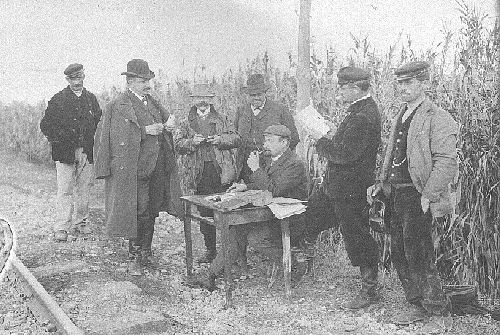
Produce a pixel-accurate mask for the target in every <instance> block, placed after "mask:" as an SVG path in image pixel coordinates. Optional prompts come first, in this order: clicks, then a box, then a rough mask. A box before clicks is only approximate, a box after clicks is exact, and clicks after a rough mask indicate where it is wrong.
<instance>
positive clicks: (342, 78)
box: [337, 66, 370, 85]
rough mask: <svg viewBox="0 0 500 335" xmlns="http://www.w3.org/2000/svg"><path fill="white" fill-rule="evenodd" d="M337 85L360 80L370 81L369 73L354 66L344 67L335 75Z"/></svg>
mask: <svg viewBox="0 0 500 335" xmlns="http://www.w3.org/2000/svg"><path fill="white" fill-rule="evenodd" d="M337 78H338V83H339V85H345V84H349V83H355V82H358V81H362V80H370V72H368V71H366V70H364V69H361V68H359V67H354V66H346V67H343V68H341V69H340V70H339V72H338V73H337Z"/></svg>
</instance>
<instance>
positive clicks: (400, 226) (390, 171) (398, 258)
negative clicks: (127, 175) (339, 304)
mask: <svg viewBox="0 0 500 335" xmlns="http://www.w3.org/2000/svg"><path fill="white" fill-rule="evenodd" d="M429 67H430V65H429V63H427V62H422V61H416V62H410V63H407V64H405V65H403V66H401V67H400V68H398V69H397V70H396V71H395V75H396V80H397V90H398V93H399V95H400V96H401V99H402V100H403V101H404V104H403V105H402V107H401V110H400V112H399V113H398V114H397V115H396V117H395V118H394V121H393V125H392V129H391V132H390V136H389V140H388V142H387V143H388V144H387V148H386V151H385V157H384V163H383V166H382V171H381V175H380V178H379V180H378V182H377V183H376V184H374V185H373V186H371V187H370V188H368V189H367V199H368V201H369V202H372V201H373V197H375V196H376V195H377V194H378V193H379V192H383V193H384V194H385V196H388V197H390V207H391V208H390V209H389V210H390V211H391V212H392V214H391V218H392V219H391V259H392V263H393V264H394V266H395V268H396V270H397V272H398V276H399V279H400V281H401V284H402V286H403V289H404V292H405V295H406V300H407V301H408V302H409V303H410V307H409V310H408V311H404V312H403V313H402V314H400V315H398V316H397V317H396V318H395V319H394V322H395V323H397V324H401V325H407V324H410V323H413V322H416V321H422V320H423V319H424V318H426V317H428V316H430V315H444V314H447V313H448V311H449V308H450V305H449V302H448V299H447V298H446V296H445V294H444V293H443V290H442V287H441V280H440V278H439V274H438V271H437V269H436V265H435V256H434V245H433V240H432V222H433V218H442V217H443V216H445V215H447V214H450V213H451V211H452V206H451V202H450V193H449V184H450V183H451V182H452V181H453V179H454V176H455V174H456V173H457V169H458V166H457V152H456V141H457V130H458V129H457V125H456V123H455V121H454V120H453V118H452V117H451V115H450V114H449V113H448V112H446V111H444V110H443V109H441V108H439V107H437V106H436V105H435V104H434V103H432V102H431V101H430V100H429V98H428V97H427V96H426V95H425V87H426V86H425V82H426V81H427V80H429Z"/></svg>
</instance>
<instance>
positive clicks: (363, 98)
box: [351, 93, 372, 106]
mask: <svg viewBox="0 0 500 335" xmlns="http://www.w3.org/2000/svg"><path fill="white" fill-rule="evenodd" d="M371 96H372V95H371V94H370V93H368V94H367V95H365V96H362V97H361V98H359V99H357V100H354V101H353V102H351V106H352V105H354V104H355V103H356V102H359V101H361V100H365V99H368V98H369V97H371Z"/></svg>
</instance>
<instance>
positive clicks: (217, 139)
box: [207, 135, 220, 145]
mask: <svg viewBox="0 0 500 335" xmlns="http://www.w3.org/2000/svg"><path fill="white" fill-rule="evenodd" d="M207 142H208V143H210V144H213V145H217V144H219V143H220V135H214V136H210V137H209V138H207Z"/></svg>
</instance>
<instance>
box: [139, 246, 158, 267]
mask: <svg viewBox="0 0 500 335" xmlns="http://www.w3.org/2000/svg"><path fill="white" fill-rule="evenodd" d="M141 265H142V266H143V267H149V268H153V269H156V268H158V262H157V260H156V258H155V257H154V256H153V253H152V252H151V251H146V250H142V251H141Z"/></svg>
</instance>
